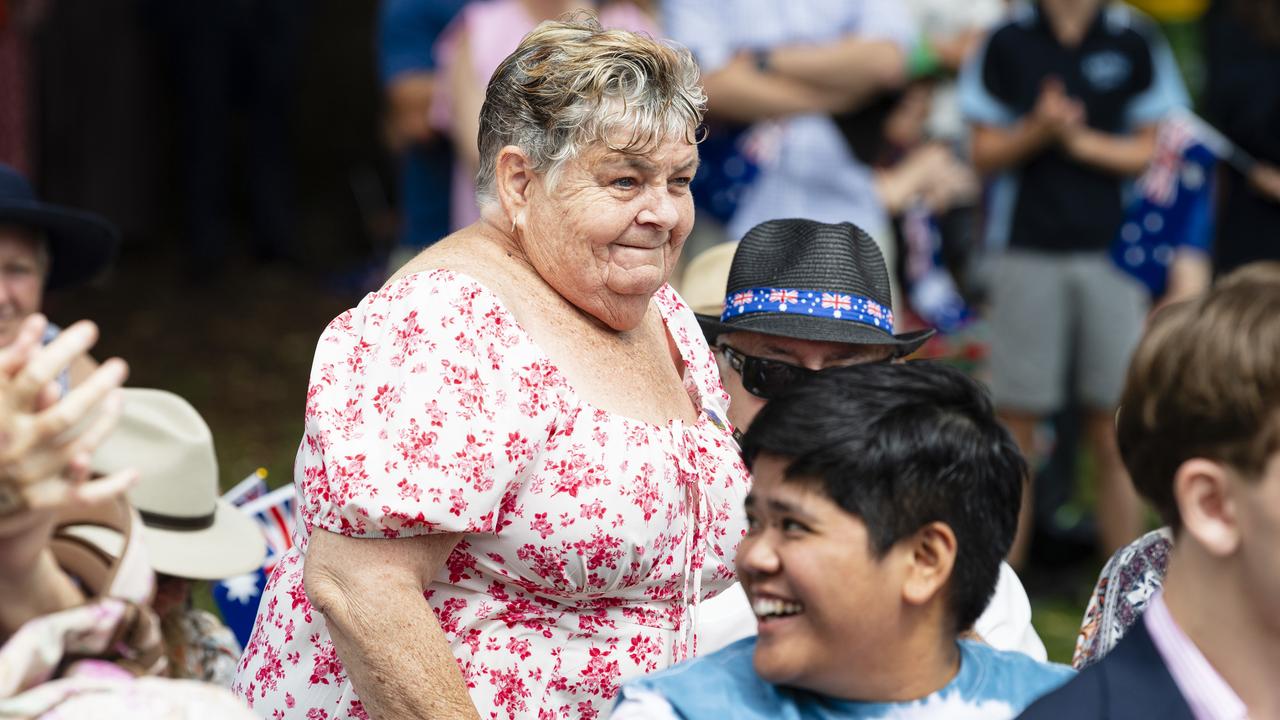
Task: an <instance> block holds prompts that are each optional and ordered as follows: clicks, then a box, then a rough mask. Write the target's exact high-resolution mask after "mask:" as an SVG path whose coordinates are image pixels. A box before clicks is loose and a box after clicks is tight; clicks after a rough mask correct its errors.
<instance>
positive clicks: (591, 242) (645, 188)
mask: <svg viewBox="0 0 1280 720" xmlns="http://www.w3.org/2000/svg"><path fill="white" fill-rule="evenodd" d="M697 166H698V148H697V146H695V145H693V144H692V143H689V142H688V141H687V140H685V139H683V138H681V139H679V140H668V141H665V142H663V143H661V144H660V145H658V146H657V147H656V148H655V149H654V150H652V151H651V152H648V153H646V154H644V155H628V154H625V153H621V152H618V151H614V150H610V149H609V148H607V147H604V146H596V147H591V148H588V149H586V150H585V151H583V152H582V153H580V154H579V155H578V157H577V158H575V159H573V160H570V161H568V162H566V163H565V164H564V166H563V167H562V168H561V171H560V173H559V176H558V177H557V178H556V182H555V185H554V186H553V187H548V185H547V178H546V177H544V176H541V175H535V176H534V177H533V178H532V180H531V182H530V187H529V189H528V193H527V197H528V206H527V209H526V210H525V212H524V218H523V220H522V222H521V223H520V232H519V242H520V244H521V246H522V248H523V249H524V251H525V254H526V256H527V257H528V259H529V262H530V263H531V264H532V265H533V267H534V269H535V270H537V272H538V274H539V275H541V276H542V278H543V279H544V280H546V282H547V283H548V284H550V285H551V286H552V287H553V288H555V289H556V290H557V291H558V292H559V293H560V294H561V295H562V296H564V297H565V299H567V300H568V301H569V302H571V303H573V304H574V305H575V306H577V307H578V308H580V309H582V310H583V311H584V312H587V313H589V314H591V315H593V316H595V317H596V318H598V319H599V320H600V321H601V322H603V323H605V324H606V325H608V326H610V327H612V328H613V329H615V330H629V329H631V328H634V327H635V326H636V325H638V324H639V322H640V319H641V318H643V317H644V314H645V312H646V310H647V309H648V305H649V298H650V297H652V296H653V294H654V293H655V292H657V290H658V288H660V287H662V285H663V283H665V282H666V281H667V278H669V277H670V276H671V271H672V269H673V268H674V267H675V264H676V260H677V259H678V258H679V257H680V250H681V249H682V248H683V247H684V241H685V239H686V238H687V237H688V236H689V230H690V228H692V227H693V197H692V196H691V195H690V194H689V183H690V181H691V180H693V174H694V172H696V171H697Z"/></svg>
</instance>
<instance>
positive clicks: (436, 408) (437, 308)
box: [295, 270, 563, 538]
mask: <svg viewBox="0 0 1280 720" xmlns="http://www.w3.org/2000/svg"><path fill="white" fill-rule="evenodd" d="M562 382H563V381H562V380H560V379H559V375H558V374H557V373H555V372H553V371H552V368H551V366H550V363H549V362H548V361H547V360H546V357H545V356H544V355H542V353H541V352H540V351H538V349H537V347H536V346H534V345H533V343H532V341H531V340H530V338H529V337H528V335H527V334H526V333H525V332H524V331H523V330H522V329H521V328H520V327H519V326H517V325H516V323H515V320H514V318H513V317H512V316H511V315H510V314H509V313H508V312H507V311H506V309H505V308H503V307H502V305H501V303H500V301H499V299H498V298H497V296H495V295H494V294H493V293H492V292H490V291H489V290H487V289H486V288H484V287H483V286H482V285H480V284H479V283H477V282H476V281H474V280H472V279H470V278H467V277H465V276H462V275H458V274H455V273H452V272H450V271H446V270H433V271H430V272H424V273H417V274H414V275H410V276H407V277H405V278H403V279H401V280H398V281H396V282H394V283H391V284H389V285H388V286H386V287H385V288H383V289H382V290H380V291H379V292H378V293H375V294H372V295H370V296H368V297H367V298H366V299H365V300H364V301H363V302H361V303H360V305H359V306H357V307H356V308H355V309H353V310H350V311H348V312H346V313H344V314H343V315H341V316H339V317H338V318H336V319H335V320H334V321H333V322H331V323H330V324H329V327H328V328H327V329H326V330H325V332H324V334H323V335H322V336H321V338H320V342H319V344H318V347H317V349H316V355H315V361H314V364H313V367H312V372H311V383H310V386H309V388H308V392H307V410H306V420H305V433H304V437H303V441H302V444H301V446H300V447H299V450H298V461H297V463H296V464H295V481H296V482H297V484H298V487H299V494H300V496H301V499H302V502H301V508H302V515H303V519H304V521H305V522H306V524H307V529H308V531H310V530H311V528H312V527H313V526H319V527H321V528H323V529H326V530H329V531H331V532H336V533H341V534H343V535H349V536H354V537H388V538H396V537H408V536H414V535H421V534H425V533H433V532H456V533H486V532H493V531H494V530H495V528H497V527H501V526H500V525H499V524H498V522H499V521H500V518H501V514H502V504H503V501H504V499H505V498H507V497H508V495H509V494H512V493H514V491H515V490H516V489H518V487H519V484H520V482H521V481H522V479H523V478H524V477H526V475H527V473H528V471H529V470H530V468H531V467H532V464H533V463H534V461H535V459H536V457H537V455H538V454H539V452H540V450H541V447H542V445H543V444H544V443H545V441H546V438H547V436H548V434H549V432H550V429H551V428H552V427H553V424H554V419H555V416H556V413H557V411H558V408H559V406H560V392H559V391H560V390H561V389H562V387H561V385H562Z"/></svg>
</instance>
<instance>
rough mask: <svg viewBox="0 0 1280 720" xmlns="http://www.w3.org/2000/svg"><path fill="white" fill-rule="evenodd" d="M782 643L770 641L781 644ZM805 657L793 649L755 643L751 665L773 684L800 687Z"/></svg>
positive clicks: (762, 677) (766, 680)
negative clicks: (762, 645)
mask: <svg viewBox="0 0 1280 720" xmlns="http://www.w3.org/2000/svg"><path fill="white" fill-rule="evenodd" d="M782 644H783V643H770V645H782ZM805 662H806V658H805V657H804V656H803V654H801V653H799V652H796V650H795V649H790V648H786V647H770V646H765V647H763V648H762V647H761V646H760V645H759V644H757V645H756V651H755V655H754V657H753V658H752V666H753V667H754V668H755V671H756V674H757V675H759V676H760V678H761V679H762V680H764V681H765V682H768V683H772V684H774V685H788V686H793V687H802V686H803V684H804V683H803V679H804V676H805V672H804V671H805Z"/></svg>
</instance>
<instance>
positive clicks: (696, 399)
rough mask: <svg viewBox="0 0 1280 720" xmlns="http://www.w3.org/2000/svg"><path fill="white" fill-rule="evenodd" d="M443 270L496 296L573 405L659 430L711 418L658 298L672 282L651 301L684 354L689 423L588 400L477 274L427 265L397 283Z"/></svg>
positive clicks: (495, 300) (686, 353) (687, 426)
mask: <svg viewBox="0 0 1280 720" xmlns="http://www.w3.org/2000/svg"><path fill="white" fill-rule="evenodd" d="M440 273H444V274H448V275H452V276H453V277H455V278H458V279H462V280H465V281H467V282H470V283H473V284H474V285H475V286H476V287H478V288H480V289H482V290H483V291H484V292H485V293H487V294H488V295H489V296H491V297H492V298H493V303H494V305H495V306H496V307H497V309H498V310H499V312H501V313H502V314H503V315H504V316H505V318H504V319H505V320H506V321H507V322H509V323H511V325H512V327H514V328H516V330H518V331H519V332H520V334H521V335H522V336H524V339H525V340H526V341H527V342H528V344H529V345H530V346H531V347H532V348H533V351H534V352H535V353H536V354H537V356H538V360H539V361H540V362H542V363H544V364H545V365H546V367H548V368H550V369H551V370H552V372H553V373H554V374H555V376H556V378H558V379H559V380H560V382H561V384H562V385H563V386H564V388H565V390H566V391H567V392H568V394H569V397H570V399H571V401H572V404H574V405H577V406H580V407H583V408H586V409H588V410H591V411H593V412H596V413H602V414H604V415H607V416H609V417H611V418H618V419H619V420H621V421H623V422H626V423H630V424H634V425H639V426H642V427H646V428H652V429H657V430H670V429H672V428H680V429H690V428H695V427H699V426H701V425H702V424H703V423H704V422H706V421H707V414H706V412H704V409H705V407H706V403H705V402H704V398H705V395H706V390H705V389H704V388H703V386H702V383H701V382H700V380H699V378H698V377H697V371H696V370H695V365H694V363H693V362H692V358H690V357H689V349H688V348H687V347H685V344H684V343H682V342H681V341H680V338H679V336H678V334H677V333H674V332H672V331H671V323H670V321H669V318H668V315H667V310H666V309H665V308H664V307H663V303H662V302H661V301H658V299H657V298H658V296H659V295H660V294H662V293H664V292H671V293H674V292H675V291H674V290H673V289H672V288H671V285H670V284H669V283H663V284H662V287H660V288H658V290H657V292H655V293H654V294H653V297H652V298H650V302H652V303H654V305H655V306H656V307H657V310H658V318H659V319H660V320H661V321H662V328H663V332H665V333H666V335H667V337H668V338H669V340H670V342H671V343H674V344H675V346H676V351H677V352H679V353H680V360H681V362H683V363H684V373H683V375H682V377H681V384H682V385H683V386H684V390H685V393H686V394H687V395H688V396H689V400H690V401H691V402H693V409H694V412H695V414H696V415H697V419H695V420H694V421H693V422H692V423H689V422H686V421H685V420H683V419H681V418H678V417H674V418H671V419H670V420H668V421H667V422H666V423H665V424H658V423H653V422H650V421H648V420H642V419H640V418H637V417H632V416H630V415H626V414H624V413H620V412H616V411H614V410H606V409H604V408H602V407H600V406H599V405H596V404H595V403H593V402H591V401H590V400H588V399H587V398H586V397H584V396H583V395H582V393H580V392H578V388H577V387H575V386H574V384H573V382H572V381H570V379H569V376H568V375H566V374H565V372H564V371H563V370H561V369H560V366H559V365H557V364H556V362H555V361H554V360H552V359H551V356H550V355H547V353H546V351H545V350H543V349H542V346H541V345H539V344H538V342H537V340H535V339H534V337H533V335H532V334H531V333H530V332H529V331H528V330H527V329H526V328H525V326H524V325H523V324H521V323H520V320H519V319H518V318H517V317H516V316H515V313H513V312H511V309H510V308H509V307H507V304H506V302H505V301H504V300H503V299H502V296H501V295H499V294H498V293H496V292H494V291H493V290H492V289H490V288H489V286H487V285H485V284H484V283H483V282H481V281H480V279H479V278H477V277H475V276H474V275H470V274H468V273H465V272H462V271H460V270H454V269H452V268H446V267H434V268H424V269H422V270H419V271H417V272H413V273H408V274H407V275H405V276H404V277H402V278H400V280H398V281H397V282H404V281H406V280H408V279H409V278H412V277H413V276H415V275H437V274H440ZM685 377H688V378H689V380H691V381H692V382H691V383H687V382H684V379H685ZM690 384H692V385H693V391H694V392H689V385H690Z"/></svg>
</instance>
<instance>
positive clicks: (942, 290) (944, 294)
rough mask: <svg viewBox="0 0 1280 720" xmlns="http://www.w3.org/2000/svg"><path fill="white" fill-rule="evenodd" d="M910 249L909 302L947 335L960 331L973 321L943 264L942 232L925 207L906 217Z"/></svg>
mask: <svg viewBox="0 0 1280 720" xmlns="http://www.w3.org/2000/svg"><path fill="white" fill-rule="evenodd" d="M902 238H903V241H904V243H905V245H906V248H907V268H906V285H907V300H908V302H909V303H910V304H911V309H912V310H915V312H916V315H918V316H919V317H920V319H921V320H924V321H925V322H926V323H928V324H929V325H932V326H933V327H935V328H937V329H938V331H939V332H941V333H943V334H950V333H954V332H957V331H959V330H960V329H962V328H963V327H964V326H965V325H967V324H968V323H969V321H970V320H972V319H973V313H972V311H971V310H970V309H969V306H968V305H967V304H966V303H965V301H964V297H963V296H962V295H961V294H960V289H959V288H958V287H957V286H956V282H955V279H954V278H952V277H951V273H950V271H948V270H947V268H946V266H945V264H944V263H943V261H942V231H941V229H940V228H939V227H938V222H937V219H936V218H935V217H934V216H933V214H932V213H930V212H929V210H927V209H926V208H925V207H924V206H923V205H915V206H913V207H911V208H908V209H907V211H906V212H905V213H904V214H903V217H902Z"/></svg>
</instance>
